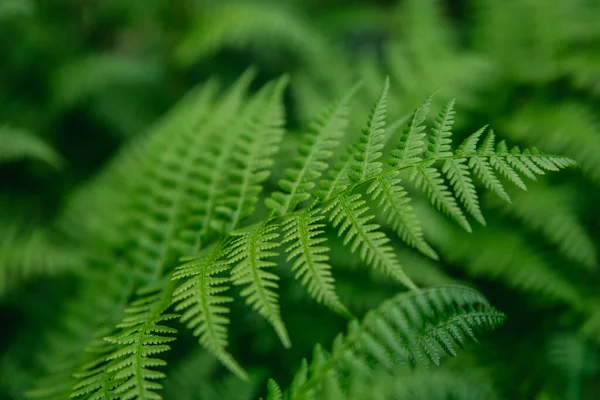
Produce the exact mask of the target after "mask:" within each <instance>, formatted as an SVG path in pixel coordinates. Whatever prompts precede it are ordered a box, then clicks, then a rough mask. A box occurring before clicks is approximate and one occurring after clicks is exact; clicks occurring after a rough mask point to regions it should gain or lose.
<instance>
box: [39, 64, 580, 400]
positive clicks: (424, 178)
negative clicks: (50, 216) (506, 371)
mask: <svg viewBox="0 0 600 400" xmlns="http://www.w3.org/2000/svg"><path fill="white" fill-rule="evenodd" d="M251 78H252V72H251V71H250V72H248V73H246V74H244V75H243V76H242V77H241V78H240V79H239V80H238V81H237V82H236V83H235V84H234V85H233V86H232V88H230V89H229V90H228V91H227V92H226V93H225V94H224V95H223V96H217V95H216V90H217V89H216V88H217V86H216V84H214V83H210V84H207V85H206V86H205V87H204V88H202V89H201V90H199V91H196V92H194V93H193V94H192V95H191V96H190V97H189V98H188V99H186V101H185V102H183V103H182V105H180V106H179V107H178V108H177V109H176V111H175V112H174V113H173V114H172V115H171V116H170V117H168V118H167V119H166V120H165V121H163V123H162V124H160V125H158V126H157V127H156V128H155V130H154V131H153V132H152V133H151V134H150V135H148V136H146V137H143V138H141V139H140V140H139V143H137V144H138V146H137V147H136V152H133V153H131V154H125V155H123V157H124V158H125V159H126V160H129V161H128V162H123V165H125V166H127V168H131V165H132V163H131V161H132V160H134V161H135V160H137V161H139V167H138V168H139V169H138V170H137V171H136V170H135V169H134V170H133V171H128V172H130V173H131V174H135V176H136V177H138V178H139V179H137V180H136V183H135V184H132V185H131V186H132V187H131V192H130V196H131V199H132V200H130V201H128V202H125V203H126V204H127V205H126V206H124V207H127V212H126V213H125V215H126V216H127V218H125V219H124V220H123V221H119V224H122V226H125V227H126V229H124V233H123V237H124V238H123V239H122V240H121V241H118V242H117V243H116V244H115V246H118V247H115V252H116V253H117V254H118V257H119V260H121V264H119V265H123V264H125V269H126V270H127V274H129V275H130V277H131V279H130V280H129V281H128V282H129V286H127V287H125V286H124V287H123V293H124V294H123V296H122V297H123V298H125V299H129V298H131V299H132V300H131V303H130V304H129V306H125V305H124V303H123V302H122V301H121V302H116V301H115V307H114V308H116V310H117V311H116V312H115V310H113V314H114V315H113V316H112V317H111V318H110V319H108V320H107V321H109V322H110V321H115V320H116V321H118V319H120V320H121V322H120V323H119V325H118V330H117V331H115V332H114V333H112V334H110V335H108V336H106V335H105V342H106V344H107V346H94V345H90V346H87V347H88V348H89V349H90V352H92V353H94V351H96V350H97V349H98V348H101V349H102V350H101V351H100V357H99V358H98V355H97V353H94V354H90V357H86V360H88V359H90V360H93V361H91V362H90V363H87V362H86V363H84V364H82V365H80V366H79V367H78V368H76V370H66V369H65V370H64V371H63V372H61V373H63V374H64V376H65V379H69V380H70V379H71V378H70V377H71V375H72V374H73V373H76V375H75V383H74V384H73V385H71V388H72V393H67V394H66V395H67V396H68V395H69V394H70V395H71V396H73V397H85V398H93V399H113V398H124V399H129V398H140V399H155V398H160V394H159V389H160V388H161V385H160V383H158V382H157V381H156V380H157V379H160V378H162V377H163V372H161V371H160V368H161V367H162V366H163V365H164V364H165V362H164V360H163V359H162V358H161V357H160V355H161V354H162V353H163V352H165V351H167V350H168V349H169V346H168V344H167V343H168V342H170V341H171V340H173V339H174V335H175V330H174V329H173V327H172V326H169V320H170V319H172V318H176V317H177V318H179V319H180V321H181V322H182V323H183V324H184V325H186V326H187V327H188V328H190V329H192V333H193V335H194V336H196V337H198V340H199V343H200V345H201V346H202V347H204V348H205V349H206V350H208V351H209V352H210V353H211V354H213V355H214V356H215V357H216V358H217V359H218V360H220V361H221V362H222V364H223V365H224V366H225V367H227V368H228V369H229V370H231V371H232V372H233V373H234V374H236V375H237V376H239V377H240V378H242V379H246V378H247V377H248V374H247V373H246V372H245V370H244V369H243V367H242V366H241V365H240V363H238V362H237V361H236V359H235V358H234V356H233V355H232V353H231V352H230V350H228V328H229V324H230V321H229V318H228V314H229V313H230V304H231V302H232V301H233V298H232V297H231V296H230V295H228V291H229V290H230V288H231V287H232V286H238V287H240V295H241V296H242V297H243V298H244V299H245V301H246V303H247V305H248V306H250V307H251V308H252V309H254V310H255V311H256V312H257V313H258V314H259V315H260V316H262V317H263V318H264V319H265V320H266V321H268V323H269V324H270V325H272V326H273V328H274V330H275V332H276V333H277V335H278V336H279V338H280V340H281V342H282V344H283V346H284V347H289V346H290V345H291V341H290V338H289V335H288V331H287V328H286V325H285V310H281V309H280V304H279V297H278V296H279V295H278V287H279V285H278V280H279V279H280V275H279V274H278V273H277V269H278V268H281V266H279V265H278V264H277V263H276V257H278V256H279V255H284V254H287V261H288V262H290V263H291V266H290V269H291V271H292V273H293V276H294V278H295V279H297V280H299V281H300V283H301V285H302V286H304V287H306V289H307V292H308V294H309V295H310V296H311V297H313V298H314V299H315V300H316V301H317V302H319V303H322V304H324V305H325V306H327V307H328V308H330V309H331V310H333V311H334V312H336V313H339V314H341V315H343V316H346V317H348V318H351V319H352V318H353V317H352V313H351V310H350V309H349V307H347V306H346V305H345V304H344V303H343V302H342V301H341V299H340V296H338V294H337V293H336V284H335V279H334V271H332V267H331V263H330V257H331V256H330V255H329V253H330V247H329V246H328V245H327V238H326V235H325V233H326V231H327V230H328V229H331V230H336V231H337V235H338V236H339V237H340V238H341V239H342V241H343V244H344V246H345V247H347V248H348V249H349V251H350V252H351V253H354V252H357V253H358V254H357V258H359V259H360V260H361V261H362V263H364V264H365V265H366V266H368V267H369V268H370V269H371V270H374V271H380V272H382V273H384V274H386V275H387V276H388V277H389V278H391V279H392V280H395V281H397V282H398V283H400V284H402V285H403V286H404V287H406V288H408V289H410V290H409V291H408V292H406V293H402V294H400V295H399V297H397V298H396V299H393V300H390V302H388V303H385V304H384V305H382V308H380V309H379V311H374V312H372V313H371V314H368V315H367V317H366V318H365V320H364V323H363V325H359V324H358V323H356V322H352V323H351V324H350V334H349V336H348V337H347V338H346V339H343V338H340V339H338V340H337V341H336V344H335V345H334V350H333V353H332V355H331V356H330V355H327V354H326V353H325V352H324V351H323V350H320V349H319V350H315V361H313V364H314V366H311V378H308V375H307V371H308V369H307V368H308V367H307V366H306V367H304V369H303V370H304V372H301V373H300V374H299V376H298V377H297V378H296V380H295V382H296V383H295V384H293V385H292V389H291V393H292V398H304V397H306V396H309V394H311V393H313V392H315V393H316V390H317V389H318V388H320V387H321V385H322V383H321V380H323V379H325V378H327V379H329V378H328V377H329V376H330V375H331V376H334V375H336V374H337V373H336V372H335V371H334V366H335V365H336V364H337V362H338V361H339V360H342V359H344V360H346V358H347V356H350V355H352V354H355V353H354V352H356V351H360V352H361V354H362V355H361V356H360V357H363V358H364V359H363V360H362V362H361V361H360V360H359V359H358V358H360V357H358V358H357V357H350V358H349V361H351V362H349V364H348V365H347V367H348V368H350V369H351V370H352V371H354V369H357V368H358V369H363V368H364V367H365V365H367V364H368V365H374V364H377V365H380V366H382V367H385V368H388V369H392V370H393V369H394V368H396V367H397V365H396V364H397V362H398V361H403V364H406V365H411V366H414V365H419V364H422V363H424V362H425V363H426V362H431V363H433V364H438V363H439V361H440V357H441V353H443V352H445V353H447V354H451V355H454V350H453V348H454V347H453V346H454V345H455V344H461V343H462V341H463V339H462V338H463V336H469V337H472V336H473V330H474V329H478V328H479V327H484V328H493V327H495V326H496V325H497V324H498V323H499V322H500V321H501V319H502V316H501V314H499V313H498V312H497V311H495V310H493V308H491V307H490V306H489V305H488V304H487V302H486V301H485V300H484V299H483V298H482V297H481V295H479V294H478V293H477V292H475V291H473V290H471V289H465V288H454V287H448V288H440V289H426V290H424V291H423V290H420V289H419V288H417V286H416V285H415V284H414V282H413V281H412V279H411V278H410V277H409V276H408V275H407V274H406V273H405V271H404V269H403V267H402V263H401V260H400V259H399V257H398V255H397V253H396V252H395V250H394V249H393V247H392V246H391V238H390V237H389V236H388V233H387V231H388V228H390V229H391V230H392V231H393V232H395V233H396V234H397V235H398V236H399V238H400V239H401V240H402V241H404V242H405V243H406V244H407V245H408V246H411V247H414V248H416V249H417V250H419V251H421V252H422V253H424V254H425V255H427V256H429V257H431V258H433V259H436V258H437V254H436V252H435V250H434V249H433V248H432V247H431V246H430V245H429V244H428V243H427V241H426V240H425V235H424V233H423V230H422V229H421V225H420V222H419V217H418V215H417V213H416V212H415V208H414V207H413V206H412V201H411V197H410V196H409V188H407V186H406V184H407V183H408V182H410V183H412V185H413V186H414V187H416V188H418V189H420V190H422V191H423V192H424V193H425V195H426V197H427V198H428V199H429V201H430V202H431V203H432V204H433V205H434V207H436V208H437V209H438V210H440V211H441V212H442V213H444V214H446V215H448V216H449V217H451V218H452V219H454V220H455V221H456V222H457V223H458V224H459V225H460V226H462V227H463V228H465V229H466V230H467V231H470V229H471V228H470V224H469V222H468V219H467V217H466V215H465V213H464V211H463V208H464V210H466V212H467V213H468V214H470V215H472V216H473V217H474V218H475V219H476V220H477V221H479V222H481V223H484V222H485V221H484V219H483V216H482V215H481V211H480V208H479V198H478V194H477V191H476V189H475V183H474V177H476V178H477V179H478V180H479V181H481V183H482V184H483V185H484V186H485V187H487V188H488V189H490V190H491V191H492V192H494V193H496V194H498V195H499V196H500V197H501V198H502V199H505V200H508V196H507V194H506V191H505V190H504V187H503V184H502V182H501V180H504V179H505V180H508V181H510V182H512V183H514V184H516V185H517V186H519V187H522V188H524V184H523V181H522V177H529V178H534V177H535V175H536V174H542V173H544V171H545V170H547V171H554V170H558V169H561V168H564V167H567V166H570V165H572V164H573V162H572V161H571V160H570V159H568V158H565V157H560V156H552V155H546V154H542V153H541V152H539V151H537V150H535V149H531V150H525V151H521V150H520V149H518V148H513V149H511V150H509V149H508V148H507V146H506V144H505V143H504V142H500V143H498V145H495V143H494V140H495V136H494V133H493V132H492V131H490V132H489V133H487V135H486V137H485V139H484V140H483V141H481V143H479V142H480V139H481V137H482V135H483V134H484V132H485V129H481V130H479V131H477V132H475V133H474V134H473V135H471V136H470V137H468V138H467V139H466V140H465V141H464V142H463V143H462V144H461V145H459V146H458V148H457V149H456V150H453V149H452V147H451V145H452V132H451V128H452V123H453V117H454V101H452V102H450V103H448V104H447V105H446V106H445V107H444V108H443V109H442V110H441V111H440V113H439V115H438V116H437V117H436V118H435V121H434V123H433V127H432V128H431V132H428V128H427V126H426V125H425V122H426V120H427V118H428V115H429V108H430V100H427V101H426V102H425V103H423V104H422V105H421V106H420V107H419V108H418V109H417V110H416V111H415V112H414V113H413V114H412V116H411V117H410V118H409V119H408V123H407V126H406V128H405V129H404V130H403V131H402V132H401V133H400V134H399V135H398V136H399V137H397V138H396V141H397V145H396V148H395V149H393V150H391V151H390V152H389V154H388V155H387V156H386V155H385V150H386V144H387V143H388V142H389V141H390V140H393V139H394V137H393V136H394V135H391V134H390V131H389V130H388V129H386V118H387V97H388V92H389V90H390V85H389V82H388V81H387V80H386V82H385V84H384V88H383V90H382V92H381V93H380V95H379V97H378V99H377V101H376V103H375V105H374V106H373V109H372V111H371V113H370V115H369V117H368V119H367V122H366V125H365V129H364V130H363V131H362V133H361V134H360V136H359V138H358V141H357V143H356V144H354V145H353V146H351V147H350V148H348V149H347V150H346V151H345V152H342V154H341V155H340V156H339V160H338V161H337V162H336V163H334V165H333V167H331V168H329V165H330V162H331V160H332V158H333V157H334V155H335V154H336V148H337V147H338V145H339V144H340V143H341V140H342V139H343V138H344V134H345V128H346V126H347V125H348V124H347V120H348V113H349V108H350V101H351V99H352V97H353V96H356V93H357V92H358V87H353V88H352V89H351V90H350V91H349V92H348V94H347V95H345V96H343V97H342V98H340V99H339V100H337V101H335V102H333V103H332V104H331V105H330V106H329V107H327V108H326V109H325V110H324V111H323V112H322V114H320V115H319V116H318V117H317V118H316V119H315V121H314V122H313V123H312V124H311V125H310V127H309V130H308V132H307V133H306V134H304V135H303V136H302V137H301V139H300V140H301V143H300V145H299V146H298V156H297V157H295V158H293V159H292V161H291V162H290V165H289V166H287V168H286V169H284V170H283V177H282V178H281V179H280V181H279V190H277V191H274V192H273V193H271V194H263V191H264V187H263V185H264V183H265V182H266V180H267V178H268V177H269V175H270V170H271V169H272V166H273V164H274V156H275V154H277V152H278V149H279V144H280V142H281V140H282V137H283V134H284V128H283V126H284V107H283V100H282V96H283V92H284V89H285V86H286V84H287V80H288V79H287V77H283V78H281V79H278V80H276V81H273V82H270V83H268V84H266V85H265V86H264V87H263V88H262V89H260V90H259V91H258V92H257V93H255V94H254V95H251V96H249V95H248V94H247V90H248V87H249V85H250V82H251ZM206 149H210V150H211V151H209V152H206V151H205V150H206ZM385 161H387V163H386V162H385ZM386 164H387V165H386ZM284 167H285V166H284ZM128 190H129V189H128ZM127 195H129V192H128V193H126V194H125V196H127ZM261 197H262V198H264V205H265V207H266V210H267V211H266V212H265V211H264V210H261V205H260V204H259V200H260V199H261ZM461 206H462V207H461ZM378 216H379V217H381V218H380V220H381V221H383V222H382V223H383V224H385V226H383V227H382V226H380V224H378V223H376V222H375V221H376V217H378ZM182 257H185V259H184V260H183V259H182ZM169 281H170V283H165V282H169ZM131 282H133V283H131ZM145 287H151V288H153V289H152V290H153V291H152V292H151V293H147V292H140V291H139V290H135V289H139V288H145ZM136 293H137V294H136ZM171 308H173V310H174V312H171V311H169V309H171ZM175 313H180V314H175ZM403 315H404V316H403ZM117 317H118V318H117ZM116 323H117V322H115V324H116ZM103 328H105V327H103ZM101 332H105V330H104V329H99V330H98V332H96V334H94V335H92V336H93V338H94V339H93V343H97V339H98V338H99V337H100V338H101V337H103V336H101V335H100V333H101ZM93 343H91V344H93ZM356 346H358V347H356ZM359 348H360V349H361V350H358V349H359ZM440 348H441V349H442V351H440ZM94 349H96V350H94ZM355 355H356V354H355ZM92 356H93V357H92ZM331 357H333V360H335V361H331V360H332V358H331ZM350 359H351V360H350ZM427 360H429V361H427ZM365 362H366V364H365ZM323 368H324V369H323ZM336 368H337V367H336ZM344 368H346V367H344ZM352 373H354V372H352ZM365 376H367V378H365V379H370V378H368V374H367V375H365ZM270 387H271V388H272V394H271V396H272V397H273V396H275V397H274V398H277V395H278V391H277V388H276V387H275V386H274V384H271V385H270ZM332 387H333V389H332V390H334V391H335V393H346V392H344V391H343V390H342V388H340V387H337V386H336V385H335V384H334V385H333V386H332ZM319 390H320V389H319ZM34 393H43V391H39V390H38V391H37V392H34ZM340 396H341V395H340ZM309 397H310V396H309ZM338 397H339V396H338ZM38 398H45V399H50V398H56V399H59V398H64V393H63V392H61V393H58V394H57V393H52V394H51V395H48V396H45V395H40V396H38ZM325 398H330V397H325ZM331 398H333V397H331ZM340 398H343V397H340Z"/></svg>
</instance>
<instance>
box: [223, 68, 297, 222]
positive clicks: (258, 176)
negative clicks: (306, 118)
mask: <svg viewBox="0 0 600 400" xmlns="http://www.w3.org/2000/svg"><path fill="white" fill-rule="evenodd" d="M287 81H288V79H287V78H286V77H283V78H280V79H279V80H278V81H276V82H274V83H272V84H270V85H267V86H266V87H265V88H264V89H263V91H262V92H261V93H260V94H259V99H260V101H261V109H260V111H259V112H258V113H257V114H255V115H253V116H252V121H250V123H249V124H248V126H247V127H246V129H245V130H244V132H243V133H242V135H241V136H240V138H239V141H238V142H237V143H236V144H237V145H236V146H235V148H234V149H233V154H232V164H233V165H232V166H231V168H230V169H229V171H228V180H229V184H228V185H227V188H226V190H225V193H224V195H223V199H222V201H221V202H220V203H219V207H218V208H217V211H218V213H219V215H220V217H221V219H222V222H223V224H224V227H223V228H222V230H223V231H224V232H232V231H233V230H235V228H236V227H237V226H238V224H239V223H240V221H242V220H243V219H244V218H246V217H247V216H249V215H251V214H252V213H253V212H254V208H255V205H256V203H257V201H258V198H259V195H260V192H261V191H262V182H264V181H265V180H266V179H267V178H268V176H269V174H270V171H269V167H271V165H272V164H273V159H272V157H273V155H274V154H275V153H276V152H277V150H278V148H279V143H280V141H281V139H282V138H283V134H284V130H283V125H284V123H285V121H284V118H285V115H284V109H283V104H282V99H281V96H282V94H283V90H284V89H285V86H286V85H287Z"/></svg>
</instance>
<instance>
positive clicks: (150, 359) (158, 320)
mask: <svg viewBox="0 0 600 400" xmlns="http://www.w3.org/2000/svg"><path fill="white" fill-rule="evenodd" d="M171 293H172V286H171V285H169V284H167V285H166V287H164V288H163V287H159V288H158V289H157V288H152V287H147V288H144V289H142V290H140V291H138V293H137V294H138V296H139V298H138V299H136V300H135V301H133V302H132V303H131V304H130V305H129V307H127V308H126V310H125V315H126V316H125V317H124V318H123V320H122V321H121V322H120V323H119V324H118V325H117V328H118V329H119V330H118V331H117V332H115V334H113V335H111V336H107V337H105V338H104V340H105V341H106V342H108V343H109V344H110V345H111V346H108V347H107V348H106V349H101V351H106V350H109V351H110V353H108V355H106V356H105V358H104V360H102V358H101V359H100V360H94V361H93V362H92V363H90V364H88V365H86V366H85V367H84V369H83V371H82V372H80V373H78V374H76V378H77V379H78V382H77V384H76V385H75V386H74V388H73V393H72V394H71V397H81V396H85V397H86V398H93V399H98V400H100V399H103V400H109V399H115V398H119V399H123V400H125V399H161V398H162V397H161V396H160V395H159V394H158V393H157V391H158V390H159V389H161V388H162V385H161V384H159V383H157V382H156V381H157V380H158V379H162V378H164V377H165V374H164V373H163V372H159V371H156V370H155V369H156V368H157V367H162V366H165V365H166V362H165V361H163V360H161V359H159V358H155V357H154V356H155V355H157V354H160V353H163V352H165V351H167V350H169V349H170V346H169V345H168V344H167V343H169V342H171V341H173V340H175V338H174V337H173V335H174V334H175V333H176V332H177V331H176V330H175V329H173V328H171V327H169V326H166V325H164V322H165V321H168V320H170V319H173V318H176V317H177V315H176V314H165V313H164V312H165V311H166V309H167V308H168V307H169V306H170V304H171ZM94 350H96V349H94Z"/></svg>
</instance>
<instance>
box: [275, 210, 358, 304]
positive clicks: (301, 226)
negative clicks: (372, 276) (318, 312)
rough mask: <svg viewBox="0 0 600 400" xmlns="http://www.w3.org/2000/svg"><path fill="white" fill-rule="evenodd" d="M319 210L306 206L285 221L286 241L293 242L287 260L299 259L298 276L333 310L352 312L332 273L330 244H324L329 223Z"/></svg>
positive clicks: (315, 295)
mask: <svg viewBox="0 0 600 400" xmlns="http://www.w3.org/2000/svg"><path fill="white" fill-rule="evenodd" d="M318 214H319V210H312V209H309V210H306V211H304V212H302V213H298V214H295V215H292V216H290V217H288V218H287V219H286V220H285V221H284V222H283V230H284V232H285V235H284V237H283V241H282V243H286V242H292V243H291V244H290V245H289V246H288V247H287V249H286V252H287V253H288V257H287V261H290V260H295V261H294V264H293V265H292V271H293V272H295V273H296V275H295V278H296V279H301V282H302V285H303V286H307V289H308V293H309V294H310V295H311V296H312V297H313V298H314V299H315V300H316V301H318V302H323V304H325V305H326V306H328V307H330V308H331V309H332V310H334V311H336V312H338V313H340V314H344V315H347V316H348V315H349V311H348V310H347V309H346V307H345V306H344V305H343V304H342V303H341V301H340V299H339V298H338V295H337V294H336V293H335V280H334V279H333V277H332V275H331V266H330V265H329V264H328V261H329V256H328V255H326V254H324V253H326V252H328V251H329V248H328V247H326V246H324V245H322V244H323V243H324V242H325V241H326V240H327V239H325V238H324V237H319V236H321V235H322V234H323V232H324V231H323V230H321V228H323V227H324V226H325V224H322V223H319V222H320V221H321V220H323V219H324V218H325V217H324V216H323V215H318Z"/></svg>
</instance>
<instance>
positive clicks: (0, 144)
mask: <svg viewBox="0 0 600 400" xmlns="http://www.w3.org/2000/svg"><path fill="white" fill-rule="evenodd" d="M23 159H33V160H40V161H44V162H45V163H47V164H49V165H51V166H53V167H55V168H59V167H61V166H62V164H63V160H62V157H61V156H60V155H59V154H58V153H57V152H56V151H55V150H54V149H53V148H51V147H50V146H49V145H48V144H46V143H45V142H44V141H43V140H42V139H41V138H40V137H38V136H35V135H33V134H31V133H30V132H28V131H26V130H24V129H17V128H13V127H9V126H2V127H0V163H7V162H13V161H19V160H23Z"/></svg>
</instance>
